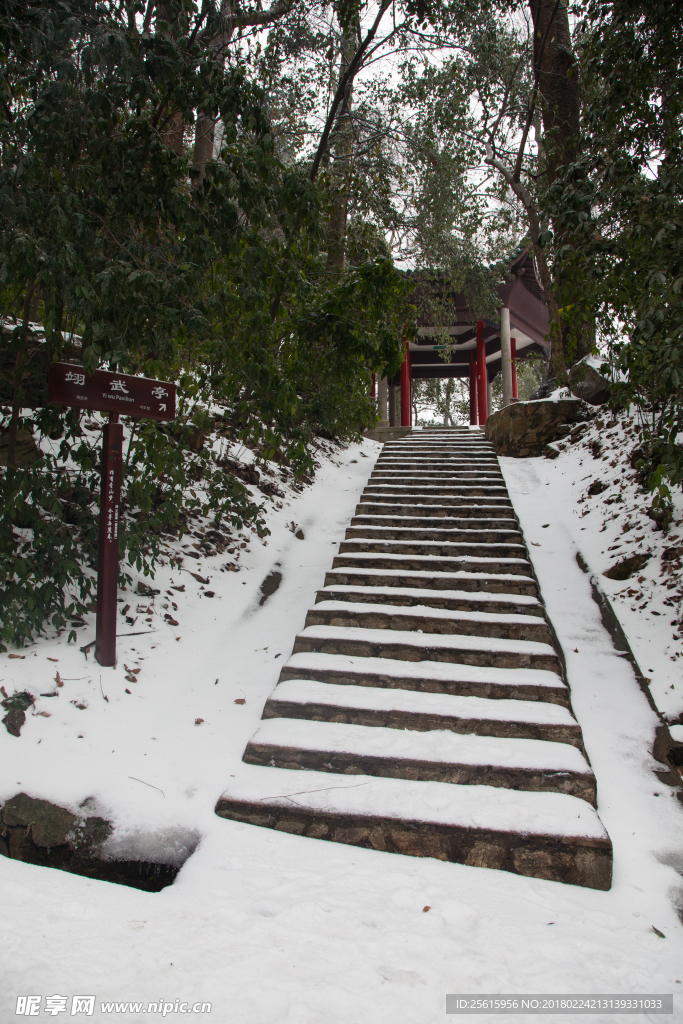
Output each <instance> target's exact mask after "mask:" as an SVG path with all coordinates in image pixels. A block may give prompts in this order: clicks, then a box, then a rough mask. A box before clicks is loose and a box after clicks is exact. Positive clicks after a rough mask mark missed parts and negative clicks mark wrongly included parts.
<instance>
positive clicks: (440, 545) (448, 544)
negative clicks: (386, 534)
mask: <svg viewBox="0 0 683 1024" xmlns="http://www.w3.org/2000/svg"><path fill="white" fill-rule="evenodd" d="M368 541H370V542H371V543H372V544H377V545H378V546H379V547H380V548H382V547H386V548H387V549H388V552H389V553H390V554H391V553H392V552H391V549H392V548H395V547H397V546H400V545H409V546H411V547H415V546H417V545H419V546H420V547H424V548H436V550H437V551H443V552H444V554H445V555H451V554H454V553H456V554H457V552H452V551H451V548H458V549H459V550H462V549H464V550H465V551H471V550H474V551H480V550H481V551H482V552H483V553H484V554H486V553H487V552H489V551H490V553H491V554H493V555H494V554H495V553H496V548H499V547H504V548H509V547H518V548H519V549H520V551H524V547H523V546H522V545H521V544H514V545H513V544H512V543H511V542H510V541H505V542H503V541H478V542H476V543H475V542H474V541H443V540H407V539H399V540H395V539H392V540H384V538H379V539H375V538H374V537H352V538H350V539H349V540H345V541H344V542H343V544H342V548H341V554H345V553H346V552H347V551H357V550H358V545H361V546H367V544H368ZM379 553H380V554H381V551H380V552H379ZM398 553H400V551H399V552H398ZM525 561H526V559H525Z"/></svg>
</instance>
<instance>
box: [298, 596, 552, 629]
mask: <svg viewBox="0 0 683 1024" xmlns="http://www.w3.org/2000/svg"><path fill="white" fill-rule="evenodd" d="M368 589H370V588H368ZM387 589H388V588H387ZM436 593H439V594H441V593H442V592H440V591H436ZM315 609H316V611H326V612H357V613H358V614H359V615H362V614H372V613H379V614H382V615H393V616H401V615H408V616H411V617H414V616H416V615H420V616H424V617H426V618H429V619H443V620H444V621H446V620H448V621H462V622H492V623H494V622H495V623H500V624H505V625H511V624H515V625H522V626H528V625H532V626H534V625H538V623H535V622H534V620H533V618H532V619H529V616H528V615H513V614H510V615H500V614H498V613H496V612H455V611H450V610H449V609H448V608H429V607H428V606H427V605H419V604H416V605H411V606H410V607H409V608H404V607H402V606H401V605H395V604H380V603H379V602H377V603H376V604H375V603H374V602H373V603H372V604H370V603H369V602H365V601H363V602H359V603H358V604H355V603H354V602H353V601H318V603H317V604H316V606H315Z"/></svg>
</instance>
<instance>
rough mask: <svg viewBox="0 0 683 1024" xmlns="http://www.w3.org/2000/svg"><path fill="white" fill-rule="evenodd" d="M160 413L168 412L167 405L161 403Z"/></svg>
mask: <svg viewBox="0 0 683 1024" xmlns="http://www.w3.org/2000/svg"><path fill="white" fill-rule="evenodd" d="M159 412H166V405H165V404H164V405H162V404H161V402H160V403H159Z"/></svg>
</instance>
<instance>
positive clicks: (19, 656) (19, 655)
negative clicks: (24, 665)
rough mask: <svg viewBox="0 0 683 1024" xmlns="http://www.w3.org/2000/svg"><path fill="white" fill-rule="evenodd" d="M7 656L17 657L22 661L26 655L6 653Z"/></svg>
mask: <svg viewBox="0 0 683 1024" xmlns="http://www.w3.org/2000/svg"><path fill="white" fill-rule="evenodd" d="M7 657H8V658H19V660H20V661H23V660H24V658H25V657H26V655H25V654H8V655H7Z"/></svg>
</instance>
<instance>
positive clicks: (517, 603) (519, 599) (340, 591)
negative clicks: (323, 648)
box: [315, 584, 543, 617]
mask: <svg viewBox="0 0 683 1024" xmlns="http://www.w3.org/2000/svg"><path fill="white" fill-rule="evenodd" d="M315 600H316V604H317V603H319V602H320V601H329V600H332V601H351V602H355V603H358V602H361V603H368V604H376V603H378V602H380V603H382V604H389V605H394V606H403V607H407V608H414V607H415V606H417V605H422V606H423V607H427V608H448V609H449V610H450V611H454V612H472V611H487V612H499V613H500V614H503V615H505V614H507V613H508V612H512V613H513V614H515V615H527V616H536V617H539V616H542V615H543V605H542V604H541V602H540V601H539V600H538V598H535V597H526V596H522V595H518V594H496V595H495V596H494V595H492V594H489V593H478V592H470V593H468V592H467V591H465V590H427V589H426V588H425V589H420V588H419V587H364V586H356V587H351V586H344V585H343V584H340V585H338V586H329V587H323V588H322V590H319V591H318V593H317V594H316V599H315Z"/></svg>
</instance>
